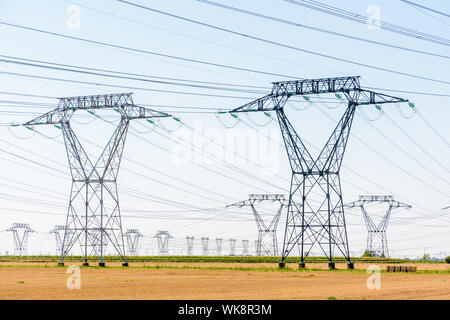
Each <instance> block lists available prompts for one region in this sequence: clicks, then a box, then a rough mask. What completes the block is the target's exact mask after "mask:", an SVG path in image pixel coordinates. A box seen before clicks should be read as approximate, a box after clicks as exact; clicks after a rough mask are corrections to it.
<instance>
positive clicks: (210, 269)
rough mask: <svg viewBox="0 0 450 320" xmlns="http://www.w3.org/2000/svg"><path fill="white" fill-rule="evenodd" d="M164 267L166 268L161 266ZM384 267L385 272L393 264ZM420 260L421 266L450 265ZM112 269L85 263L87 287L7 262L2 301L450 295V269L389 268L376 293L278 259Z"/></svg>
mask: <svg viewBox="0 0 450 320" xmlns="http://www.w3.org/2000/svg"><path fill="white" fill-rule="evenodd" d="M156 265H158V266H161V268H158V269H155V268H154V267H155V266H156ZM378 265H379V266H380V267H381V269H382V270H385V265H381V264H378ZM415 265H416V266H417V269H418V271H422V270H442V271H444V270H449V266H448V265H446V264H415ZM108 266H109V267H106V268H102V269H100V268H90V267H89V268H81V289H72V290H70V289H67V287H66V280H67V278H68V276H69V274H67V273H66V268H61V267H60V268H57V267H54V264H51V265H50V264H49V265H48V266H47V267H46V266H45V265H44V264H39V263H1V264H0V299H328V298H329V297H335V298H337V299H450V274H449V273H442V274H439V273H420V272H418V273H411V274H405V273H381V289H379V290H378V289H372V290H369V289H368V288H367V285H366V282H367V279H368V277H369V276H370V275H369V274H366V273H364V272H361V271H359V272H358V271H356V272H340V271H333V272H330V271H310V270H307V271H297V270H295V269H294V268H295V267H296V265H289V266H288V267H291V268H292V270H287V271H278V270H277V269H276V267H275V266H274V265H273V264H239V263H230V264H225V263H195V264H194V263H193V264H187V263H165V264H161V263H145V264H144V263H136V264H133V265H132V266H131V267H128V268H123V267H119V266H120V265H118V264H112V263H111V264H109V265H108ZM367 266H368V265H367V264H366V265H364V264H359V265H356V267H357V268H359V269H365V268H367ZM183 267H199V269H183ZM308 267H309V268H326V265H325V264H309V265H308ZM221 268H224V270H221ZM242 268H261V269H259V270H242ZM337 268H342V269H344V268H345V265H339V264H338V265H337Z"/></svg>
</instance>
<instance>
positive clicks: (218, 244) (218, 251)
mask: <svg viewBox="0 0 450 320" xmlns="http://www.w3.org/2000/svg"><path fill="white" fill-rule="evenodd" d="M222 241H223V239H222V238H216V256H221V255H222Z"/></svg>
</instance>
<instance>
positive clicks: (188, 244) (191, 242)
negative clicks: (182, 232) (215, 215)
mask: <svg viewBox="0 0 450 320" xmlns="http://www.w3.org/2000/svg"><path fill="white" fill-rule="evenodd" d="M186 249H187V250H186V251H187V255H188V256H192V252H193V250H194V237H186Z"/></svg>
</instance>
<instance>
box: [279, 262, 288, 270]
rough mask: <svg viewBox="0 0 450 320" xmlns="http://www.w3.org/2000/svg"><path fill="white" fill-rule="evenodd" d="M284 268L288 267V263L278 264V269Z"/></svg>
mask: <svg viewBox="0 0 450 320" xmlns="http://www.w3.org/2000/svg"><path fill="white" fill-rule="evenodd" d="M284 267H286V263H284V262H283V261H281V262H278V268H280V269H284Z"/></svg>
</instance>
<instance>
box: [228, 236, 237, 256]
mask: <svg viewBox="0 0 450 320" xmlns="http://www.w3.org/2000/svg"><path fill="white" fill-rule="evenodd" d="M229 241H230V256H234V255H235V248H236V239H229Z"/></svg>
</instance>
